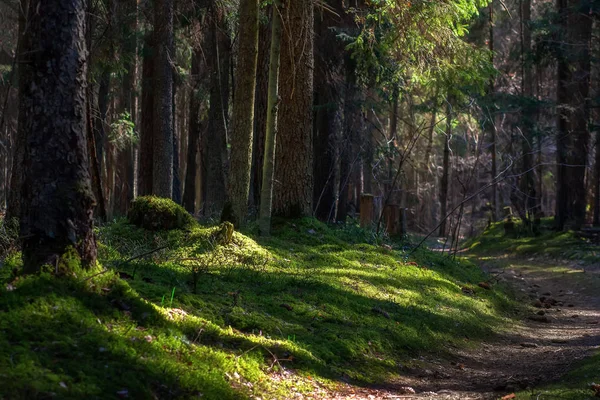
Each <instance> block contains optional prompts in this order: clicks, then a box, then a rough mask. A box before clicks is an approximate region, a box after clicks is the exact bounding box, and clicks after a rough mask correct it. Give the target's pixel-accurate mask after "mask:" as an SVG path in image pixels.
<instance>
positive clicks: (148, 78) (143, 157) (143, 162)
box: [138, 32, 154, 196]
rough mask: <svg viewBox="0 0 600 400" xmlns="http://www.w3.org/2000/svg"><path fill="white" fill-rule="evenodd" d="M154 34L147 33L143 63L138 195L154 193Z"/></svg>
mask: <svg viewBox="0 0 600 400" xmlns="http://www.w3.org/2000/svg"><path fill="white" fill-rule="evenodd" d="M153 114H154V34H153V33H152V32H150V33H148V34H147V35H146V38H145V41H144V52H143V64H142V117H141V121H142V123H141V127H140V136H141V138H140V139H141V140H140V166H139V170H138V195H140V196H146V195H150V194H152V163H153V155H152V154H153V153H154V144H153V143H154V132H153V128H152V124H153V122H154V116H153Z"/></svg>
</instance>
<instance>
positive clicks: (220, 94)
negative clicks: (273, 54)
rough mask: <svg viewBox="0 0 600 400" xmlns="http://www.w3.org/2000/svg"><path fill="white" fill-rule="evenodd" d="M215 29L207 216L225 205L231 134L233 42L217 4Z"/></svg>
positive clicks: (206, 154) (213, 13)
mask: <svg viewBox="0 0 600 400" xmlns="http://www.w3.org/2000/svg"><path fill="white" fill-rule="evenodd" d="M209 14H210V17H209V18H210V19H211V25H212V28H211V29H210V35H211V43H212V44H211V46H210V50H211V54H210V57H209V60H210V62H211V84H210V85H211V88H210V109H209V117H208V132H207V134H206V143H205V144H206V145H205V146H203V149H202V151H203V153H202V154H203V157H202V158H203V159H204V160H205V162H206V175H205V176H206V180H205V184H206V189H205V194H206V196H205V199H206V200H205V202H204V203H205V204H204V213H205V215H206V216H209V217H213V216H216V215H218V214H219V213H220V212H221V211H222V210H223V206H224V203H225V201H224V200H225V196H226V185H225V182H227V180H226V177H227V173H226V160H227V130H228V126H227V125H228V109H229V90H230V88H229V75H230V74H229V68H230V65H231V39H230V37H229V34H228V28H227V20H226V18H225V14H224V10H223V9H221V8H220V7H219V5H218V4H217V2H216V1H214V0H213V2H212V4H211V6H210V9H209Z"/></svg>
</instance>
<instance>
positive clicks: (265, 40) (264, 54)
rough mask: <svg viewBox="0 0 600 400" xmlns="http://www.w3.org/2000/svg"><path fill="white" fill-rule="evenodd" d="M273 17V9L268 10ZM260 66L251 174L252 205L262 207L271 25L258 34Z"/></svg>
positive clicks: (267, 25) (266, 23)
mask: <svg viewBox="0 0 600 400" xmlns="http://www.w3.org/2000/svg"><path fill="white" fill-rule="evenodd" d="M267 9H268V10H269V12H267V13H266V14H267V15H271V10H272V7H270V6H269V7H268V8H267ZM258 37H259V40H258V66H257V71H256V99H255V101H254V137H253V144H252V171H251V174H250V205H251V207H254V208H255V209H256V212H257V213H258V208H259V206H260V192H261V186H262V167H263V162H264V154H265V130H266V128H267V114H268V110H267V101H268V97H269V94H268V92H269V60H270V55H269V53H270V47H271V24H270V23H269V22H264V23H261V25H260V28H259V34H258Z"/></svg>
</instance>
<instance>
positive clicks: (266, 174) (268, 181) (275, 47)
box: [259, 0, 283, 236]
mask: <svg viewBox="0 0 600 400" xmlns="http://www.w3.org/2000/svg"><path fill="white" fill-rule="evenodd" d="M279 6H280V2H279V1H278V0H275V1H274V3H273V16H272V18H273V20H272V26H271V51H270V62H269V88H268V97H267V110H268V114H267V127H266V131H265V155H264V164H263V168H262V172H263V176H262V184H261V194H260V216H259V229H260V234H261V235H264V236H268V235H270V233H271V215H272V211H273V207H272V204H273V177H274V174H275V144H276V137H277V107H278V102H279V100H278V86H279V65H280V64H279V63H280V56H281V35H282V30H281V13H282V12H283V10H282V9H281V8H280V7H279Z"/></svg>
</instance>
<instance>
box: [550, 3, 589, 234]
mask: <svg viewBox="0 0 600 400" xmlns="http://www.w3.org/2000/svg"><path fill="white" fill-rule="evenodd" d="M557 5H558V13H559V18H560V24H561V26H562V27H563V32H565V37H564V38H563V40H562V43H561V54H560V57H559V60H558V87H557V104H558V137H557V145H556V147H557V151H556V152H557V162H558V166H557V192H556V226H557V228H558V229H565V228H574V229H578V228H580V227H581V226H582V225H583V224H584V223H585V216H586V204H587V201H586V189H585V173H586V168H587V158H588V147H589V141H590V132H589V127H588V123H589V107H588V104H586V103H587V98H588V95H589V88H590V68H591V63H590V40H591V34H592V20H591V18H590V13H589V7H590V6H589V4H588V5H587V6H585V7H582V6H581V4H580V1H579V0H559V1H558V3H557ZM583 8H587V9H588V11H587V12H586V9H583Z"/></svg>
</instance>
